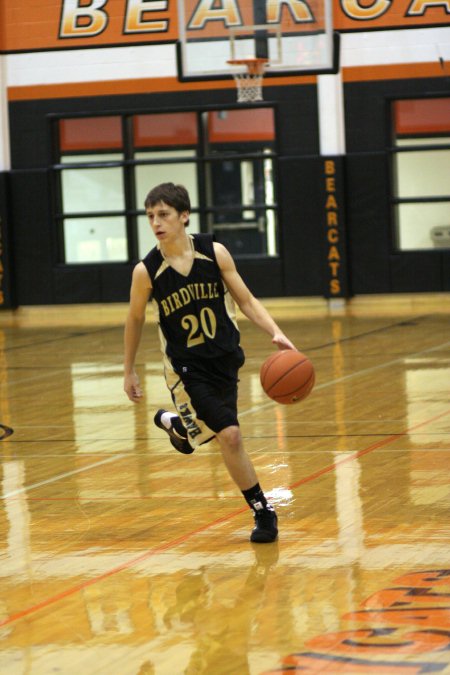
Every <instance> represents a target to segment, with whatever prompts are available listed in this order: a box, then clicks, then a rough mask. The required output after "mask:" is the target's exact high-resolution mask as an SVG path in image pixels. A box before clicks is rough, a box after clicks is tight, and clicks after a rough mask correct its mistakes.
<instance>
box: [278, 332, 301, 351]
mask: <svg viewBox="0 0 450 675" xmlns="http://www.w3.org/2000/svg"><path fill="white" fill-rule="evenodd" d="M272 344H274V345H276V346H277V347H278V349H294V350H295V351H298V350H297V347H295V345H294V344H293V343H292V342H291V341H290V340H289V338H287V337H286V335H285V334H284V333H275V335H274V336H273V338H272Z"/></svg>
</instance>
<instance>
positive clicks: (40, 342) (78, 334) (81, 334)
mask: <svg viewBox="0 0 450 675" xmlns="http://www.w3.org/2000/svg"><path fill="white" fill-rule="evenodd" d="M54 328H57V326H55V327H54ZM118 328H119V326H107V327H102V328H98V329H97V330H91V331H85V332H76V333H68V334H67V335H61V336H59V337H55V338H51V339H47V340H36V341H35V342H30V343H28V344H24V345H17V346H15V347H5V349H2V351H3V352H13V351H17V350H18V349H28V348H29V347H39V346H40V345H45V344H52V343H54V342H62V341H64V340H71V339H72V338H78V337H86V336H87V335H95V334H97V333H106V332H107V331H109V330H117V329H118ZM19 330H25V329H19Z"/></svg>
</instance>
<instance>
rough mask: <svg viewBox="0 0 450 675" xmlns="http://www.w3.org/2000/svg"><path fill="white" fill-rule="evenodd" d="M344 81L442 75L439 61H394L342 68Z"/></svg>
mask: <svg viewBox="0 0 450 675" xmlns="http://www.w3.org/2000/svg"><path fill="white" fill-rule="evenodd" d="M342 75H343V80H344V82H364V81H370V80H403V79H416V78H420V77H443V76H444V74H443V72H442V68H441V66H440V64H439V63H394V64H388V65H380V66H352V67H349V68H343V69H342Z"/></svg>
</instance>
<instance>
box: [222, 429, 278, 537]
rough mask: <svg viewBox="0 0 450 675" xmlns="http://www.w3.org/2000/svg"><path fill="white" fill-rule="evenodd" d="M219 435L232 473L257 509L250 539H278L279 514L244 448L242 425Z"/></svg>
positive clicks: (224, 430) (251, 506) (248, 502)
mask: <svg viewBox="0 0 450 675" xmlns="http://www.w3.org/2000/svg"><path fill="white" fill-rule="evenodd" d="M216 438H217V441H218V443H219V446H220V450H221V453H222V457H223V460H224V463H225V466H226V467H227V469H228V473H229V474H230V476H231V478H232V479H233V480H234V482H235V483H236V485H237V486H238V488H239V489H240V490H241V492H242V494H243V495H244V498H245V500H246V502H247V504H248V505H249V506H250V508H251V509H252V511H253V515H254V518H255V527H254V529H253V532H252V533H251V536H250V540H251V541H253V542H255V543H261V544H263V543H270V542H272V541H275V539H276V538H277V536H278V521H277V515H276V513H275V511H274V509H273V507H272V506H271V505H270V504H269V502H268V501H267V499H266V497H265V495H264V492H263V491H262V490H261V486H260V484H259V482H258V478H257V475H256V472H255V469H254V466H253V464H252V461H251V459H250V457H249V456H248V454H247V453H246V451H245V449H244V445H243V442H242V435H241V431H240V428H239V427H238V426H237V425H233V426H229V427H226V428H225V429H222V430H221V431H219V432H217V433H216Z"/></svg>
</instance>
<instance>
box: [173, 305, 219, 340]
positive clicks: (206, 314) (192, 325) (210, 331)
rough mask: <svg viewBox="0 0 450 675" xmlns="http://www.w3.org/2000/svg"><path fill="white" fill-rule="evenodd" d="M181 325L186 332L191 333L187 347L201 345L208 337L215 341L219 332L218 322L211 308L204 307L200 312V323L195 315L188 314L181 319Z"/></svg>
mask: <svg viewBox="0 0 450 675" xmlns="http://www.w3.org/2000/svg"><path fill="white" fill-rule="evenodd" d="M181 325H182V327H183V328H184V330H188V331H189V335H188V339H187V346H188V347H195V346H196V345H201V344H203V343H204V341H205V335H206V337H208V338H210V339H211V340H212V339H214V337H215V335H216V331H217V320H216V316H215V314H214V312H213V311H212V309H211V308H210V307H203V308H202V310H201V312H200V322H199V320H198V318H197V317H196V316H195V314H186V316H183V318H182V319H181Z"/></svg>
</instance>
